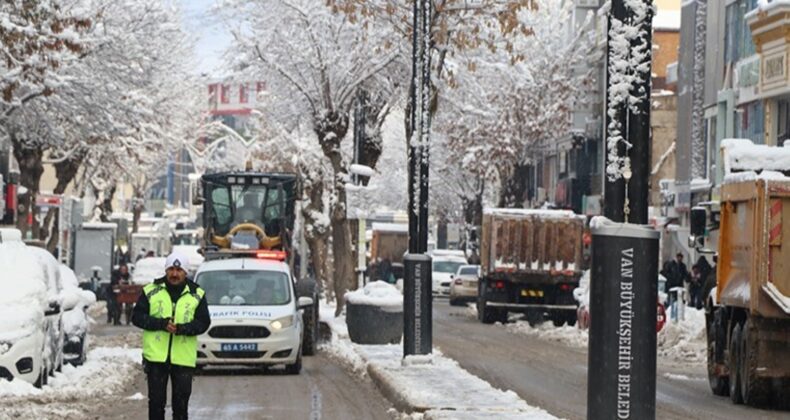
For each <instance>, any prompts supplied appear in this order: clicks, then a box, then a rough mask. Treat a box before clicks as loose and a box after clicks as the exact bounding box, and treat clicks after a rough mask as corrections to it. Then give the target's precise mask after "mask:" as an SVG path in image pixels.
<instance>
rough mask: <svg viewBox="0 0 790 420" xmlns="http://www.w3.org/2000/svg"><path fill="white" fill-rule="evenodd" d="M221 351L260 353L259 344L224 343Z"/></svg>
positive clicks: (221, 345)
mask: <svg viewBox="0 0 790 420" xmlns="http://www.w3.org/2000/svg"><path fill="white" fill-rule="evenodd" d="M220 350H221V351H258V344H257V343H222V344H220Z"/></svg>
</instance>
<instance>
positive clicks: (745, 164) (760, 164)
mask: <svg viewBox="0 0 790 420" xmlns="http://www.w3.org/2000/svg"><path fill="white" fill-rule="evenodd" d="M721 148H722V152H723V155H724V172H725V173H730V172H735V171H761V170H769V171H788V170H790V148H786V147H776V146H766V145H763V144H754V143H753V142H752V141H751V140H748V139H725V140H722V142H721Z"/></svg>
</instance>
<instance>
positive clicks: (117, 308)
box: [107, 264, 132, 325]
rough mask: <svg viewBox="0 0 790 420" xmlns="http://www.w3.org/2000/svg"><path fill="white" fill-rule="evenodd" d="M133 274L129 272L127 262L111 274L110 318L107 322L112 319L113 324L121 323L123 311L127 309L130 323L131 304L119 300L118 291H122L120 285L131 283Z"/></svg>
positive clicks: (108, 310)
mask: <svg viewBox="0 0 790 420" xmlns="http://www.w3.org/2000/svg"><path fill="white" fill-rule="evenodd" d="M130 281H131V275H130V274H129V267H128V266H127V265H126V264H121V265H120V266H118V269H117V270H115V271H113V272H112V275H111V276H110V291H109V294H108V295H107V313H108V315H109V318H111V319H109V318H108V319H107V322H108V323H109V322H110V321H111V320H112V323H113V325H121V312H122V311H123V310H124V309H126V310H127V311H124V312H126V325H129V321H130V318H131V310H132V308H131V305H129V304H121V303H119V302H118V293H120V286H121V285H123V284H130Z"/></svg>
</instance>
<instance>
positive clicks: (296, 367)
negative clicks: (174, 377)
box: [195, 258, 313, 374]
mask: <svg viewBox="0 0 790 420" xmlns="http://www.w3.org/2000/svg"><path fill="white" fill-rule="evenodd" d="M195 282H196V283H197V284H199V285H200V287H202V288H203V290H205V291H206V299H207V301H208V305H209V312H210V313H211V327H210V328H209V330H208V331H206V333H205V334H203V335H200V336H199V337H198V359H197V364H198V367H202V366H206V365H257V366H273V365H285V367H286V371H287V372H288V373H290V374H298V373H299V372H300V371H301V369H302V331H303V329H304V324H303V321H302V313H301V311H300V309H303V308H305V307H310V306H312V305H313V299H312V298H310V297H301V298H297V294H296V290H295V288H294V281H293V277H292V276H291V272H290V269H289V267H288V265H287V264H285V263H284V262H282V261H279V260H276V259H256V258H233V259H225V260H214V261H208V262H205V263H203V264H202V265H201V266H200V269H199V270H198V273H197V276H196V277H195Z"/></svg>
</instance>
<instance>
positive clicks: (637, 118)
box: [627, 0, 652, 225]
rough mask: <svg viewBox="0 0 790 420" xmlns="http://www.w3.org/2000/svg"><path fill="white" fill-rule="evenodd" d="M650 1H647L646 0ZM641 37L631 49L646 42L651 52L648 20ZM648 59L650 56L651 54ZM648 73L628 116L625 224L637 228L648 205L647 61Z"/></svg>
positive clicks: (650, 33)
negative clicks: (633, 110)
mask: <svg viewBox="0 0 790 420" xmlns="http://www.w3.org/2000/svg"><path fill="white" fill-rule="evenodd" d="M646 1H650V0H646ZM642 29H643V31H642V34H643V36H642V37H641V38H635V39H632V40H631V45H632V47H636V46H637V44H640V43H647V45H648V49H649V50H652V48H651V47H649V46H650V45H652V19H646V20H645V21H644V22H642ZM651 56H652V54H651ZM644 65H646V66H647V67H648V70H647V71H646V72H645V73H643V74H645V75H646V77H643V78H641V80H640V81H639V82H638V84H637V86H636V90H637V93H639V94H640V95H641V96H640V97H641V98H642V99H641V100H640V101H639V102H638V103H637V104H635V105H634V107H635V108H636V110H635V111H636V112H629V113H628V140H629V142H630V143H631V145H632V146H631V150H630V157H631V172H632V175H631V179H630V181H627V182H628V204H629V210H630V211H629V215H628V222H630V223H635V224H639V225H646V224H647V223H648V220H647V215H648V211H647V209H648V205H649V200H650V170H651V167H650V166H651V165H650V155H651V144H652V141H651V138H650V92H651V91H652V83H651V80H652V77H650V74H652V73H651V70H652V66H651V60H647V62H646V63H645V64H644Z"/></svg>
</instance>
